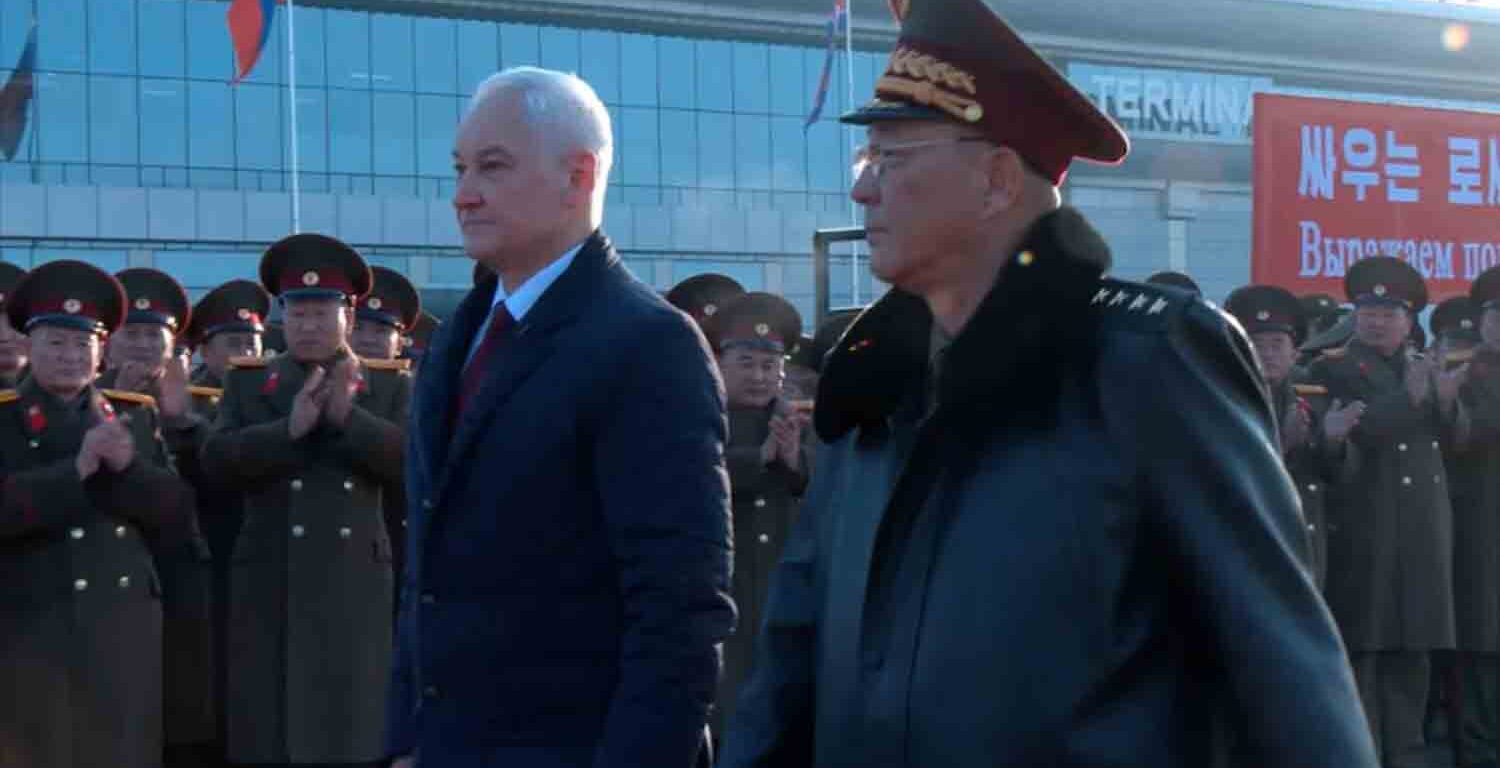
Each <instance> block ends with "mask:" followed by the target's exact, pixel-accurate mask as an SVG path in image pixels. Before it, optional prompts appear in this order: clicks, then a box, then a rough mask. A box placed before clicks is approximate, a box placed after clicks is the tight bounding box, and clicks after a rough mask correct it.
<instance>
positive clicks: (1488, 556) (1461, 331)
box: [1432, 268, 1500, 768]
mask: <svg viewBox="0 0 1500 768" xmlns="http://www.w3.org/2000/svg"><path fill="white" fill-rule="evenodd" d="M1469 299H1470V301H1465V302H1458V301H1457V300H1456V299H1450V300H1449V302H1444V303H1443V305H1442V307H1450V309H1449V310H1448V311H1447V312H1445V313H1444V314H1443V316H1442V317H1439V316H1438V315H1437V313H1436V312H1434V314H1433V318H1432V324H1433V334H1434V335H1436V336H1438V338H1439V342H1438V343H1439V346H1440V347H1448V348H1449V349H1450V350H1451V351H1449V352H1447V354H1446V355H1445V357H1446V358H1450V359H1451V358H1452V357H1453V356H1454V354H1455V353H1456V352H1457V349H1455V347H1458V346H1462V345H1468V344H1470V343H1471V340H1472V339H1473V338H1475V337H1476V336H1477V337H1478V338H1480V339H1481V344H1480V345H1479V346H1478V348H1477V349H1473V351H1472V354H1473V357H1472V360H1469V361H1467V362H1459V363H1458V364H1457V365H1456V366H1455V367H1454V368H1452V370H1453V371H1454V376H1455V377H1457V378H1460V379H1462V381H1461V383H1460V385H1459V399H1458V402H1459V405H1458V417H1457V422H1456V425H1455V429H1454V435H1453V441H1452V449H1451V451H1450V455H1449V457H1448V459H1449V461H1448V467H1449V477H1451V478H1452V481H1453V482H1452V486H1451V490H1452V492H1453V537H1454V552H1453V599H1454V608H1455V611H1456V613H1457V616H1458V651H1459V665H1460V667H1459V669H1460V674H1461V675H1462V679H1463V685H1462V693H1463V715H1464V724H1463V729H1462V732H1461V736H1460V739H1461V740H1462V744H1461V752H1462V754H1463V755H1464V757H1465V759H1466V760H1467V761H1468V764H1469V765H1470V766H1486V767H1487V768H1494V766H1496V765H1497V764H1500V268H1492V269H1490V270H1488V271H1486V272H1485V273H1484V274H1482V275H1480V276H1479V279H1478V280H1476V281H1475V282H1474V285H1473V288H1472V290H1471V292H1470V295H1469ZM1450 302H1452V303H1450ZM1442 307H1440V308H1442ZM1476 312H1477V313H1479V314H1478V316H1477V317H1476V316H1475V313H1476Z"/></svg>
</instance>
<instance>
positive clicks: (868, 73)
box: [846, 52, 886, 104]
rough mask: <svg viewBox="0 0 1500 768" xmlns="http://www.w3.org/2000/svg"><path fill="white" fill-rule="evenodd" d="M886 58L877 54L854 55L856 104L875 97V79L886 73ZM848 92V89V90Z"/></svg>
mask: <svg viewBox="0 0 1500 768" xmlns="http://www.w3.org/2000/svg"><path fill="white" fill-rule="evenodd" d="M885 61H886V57H885V56H883V55H881V54H876V53H864V52H860V53H855V54H854V101H853V102H852V103H854V104H863V103H865V102H866V101H869V100H870V99H872V98H874V97H875V78H876V77H878V76H879V75H880V73H881V72H884V71H885ZM846 90H847V89H846Z"/></svg>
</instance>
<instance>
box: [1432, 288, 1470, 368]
mask: <svg viewBox="0 0 1500 768" xmlns="http://www.w3.org/2000/svg"><path fill="white" fill-rule="evenodd" d="M1427 322H1428V325H1430V326H1431V327H1432V353H1433V355H1434V356H1436V358H1437V360H1436V361H1435V362H1437V364H1439V365H1442V366H1444V367H1452V366H1455V365H1459V364H1462V363H1465V362H1468V360H1469V358H1470V357H1471V356H1472V353H1473V352H1474V349H1475V348H1476V347H1478V346H1479V345H1480V343H1481V342H1482V341H1483V340H1482V339H1481V338H1480V335H1479V323H1480V310H1479V308H1478V306H1476V305H1475V304H1474V302H1473V300H1472V299H1470V298H1469V297H1468V296H1454V297H1452V298H1450V299H1448V300H1446V301H1443V302H1442V303H1440V304H1438V305H1437V306H1436V307H1435V308H1433V310H1432V317H1430V318H1428V321H1427Z"/></svg>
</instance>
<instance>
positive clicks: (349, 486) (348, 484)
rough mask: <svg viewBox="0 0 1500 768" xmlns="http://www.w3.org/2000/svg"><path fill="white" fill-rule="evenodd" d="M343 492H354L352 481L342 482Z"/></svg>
mask: <svg viewBox="0 0 1500 768" xmlns="http://www.w3.org/2000/svg"><path fill="white" fill-rule="evenodd" d="M344 490H346V491H352V490H354V481H353V480H345V481H344Z"/></svg>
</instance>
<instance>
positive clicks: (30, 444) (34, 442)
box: [26, 440, 42, 448]
mask: <svg viewBox="0 0 1500 768" xmlns="http://www.w3.org/2000/svg"><path fill="white" fill-rule="evenodd" d="M26 446H27V447H29V448H40V447H42V441H40V440H27V441H26Z"/></svg>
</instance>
